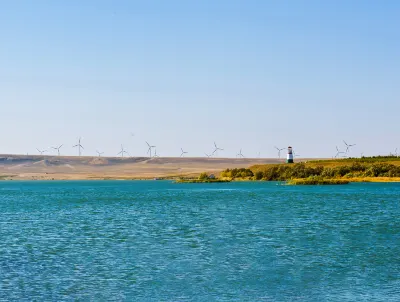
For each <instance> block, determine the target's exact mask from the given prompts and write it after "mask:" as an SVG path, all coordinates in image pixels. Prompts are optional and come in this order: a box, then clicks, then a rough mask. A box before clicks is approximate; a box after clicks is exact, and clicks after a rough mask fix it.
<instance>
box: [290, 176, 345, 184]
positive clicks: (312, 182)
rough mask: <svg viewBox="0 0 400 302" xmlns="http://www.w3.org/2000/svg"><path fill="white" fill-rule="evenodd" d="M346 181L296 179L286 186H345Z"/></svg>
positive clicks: (310, 178)
mask: <svg viewBox="0 0 400 302" xmlns="http://www.w3.org/2000/svg"><path fill="white" fill-rule="evenodd" d="M349 183H350V181H349V180H346V179H326V178H325V179H324V178H319V177H308V178H297V179H291V180H288V181H287V184H288V185H347V184H349Z"/></svg>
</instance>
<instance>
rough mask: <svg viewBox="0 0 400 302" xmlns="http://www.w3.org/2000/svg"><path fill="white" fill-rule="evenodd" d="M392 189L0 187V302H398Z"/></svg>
mask: <svg viewBox="0 0 400 302" xmlns="http://www.w3.org/2000/svg"><path fill="white" fill-rule="evenodd" d="M399 202H400V184H394V183H391V184H350V185H345V186H304V187H303V186H297V187H296V186H280V185H277V184H276V183H265V182H257V183H255V182H253V183H245V182H243V183H242V182H238V183H222V184H173V183H171V182H167V181H69V182H56V181H52V182H44V181H43V182H33V181H32V182H19V181H2V182H0V301H3V300H7V301H10V300H11V301H12V300H14V301H25V300H26V301H28V300H29V301H31V300H39V301H65V300H67V301H76V300H80V301H82V300H83V301H88V300H89V301H400V223H399V222H400V209H399Z"/></svg>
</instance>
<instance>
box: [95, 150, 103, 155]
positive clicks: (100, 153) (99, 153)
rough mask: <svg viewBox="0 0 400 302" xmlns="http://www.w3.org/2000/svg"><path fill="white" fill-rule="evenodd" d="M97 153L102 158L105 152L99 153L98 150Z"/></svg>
mask: <svg viewBox="0 0 400 302" xmlns="http://www.w3.org/2000/svg"><path fill="white" fill-rule="evenodd" d="M96 153H97V154H98V155H99V157H101V155H102V154H103V153H104V152H99V151H97V150H96Z"/></svg>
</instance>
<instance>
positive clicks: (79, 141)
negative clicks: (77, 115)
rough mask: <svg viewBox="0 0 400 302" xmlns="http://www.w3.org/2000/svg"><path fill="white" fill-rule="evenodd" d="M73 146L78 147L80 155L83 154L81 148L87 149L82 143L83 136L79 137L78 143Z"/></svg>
mask: <svg viewBox="0 0 400 302" xmlns="http://www.w3.org/2000/svg"><path fill="white" fill-rule="evenodd" d="M72 147H73V148H75V147H78V150H79V156H81V148H82V149H85V148H83V146H82V145H81V137H80V138H79V140H78V143H77V144H76V145H75V146H72Z"/></svg>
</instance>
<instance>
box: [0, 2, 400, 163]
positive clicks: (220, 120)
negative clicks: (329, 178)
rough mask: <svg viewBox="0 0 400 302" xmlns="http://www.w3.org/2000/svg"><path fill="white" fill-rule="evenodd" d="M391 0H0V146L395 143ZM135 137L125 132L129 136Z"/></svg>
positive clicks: (375, 150)
mask: <svg viewBox="0 0 400 302" xmlns="http://www.w3.org/2000/svg"><path fill="white" fill-rule="evenodd" d="M399 16H400V2H398V1H381V2H379V1H329V2H328V1H261V0H260V1H255V0H253V1H251V0H250V1H232V0H229V1H225V0H220V1H207V0H205V1H184V0H182V1H174V0H172V1H94V0H86V1H77V0H73V1H50V0H47V1H44V0H37V1H23V0H19V1H3V2H2V3H1V8H0V45H1V47H0V105H1V107H0V108H1V124H2V126H3V131H2V132H1V134H0V136H1V141H2V143H1V148H0V153H24V154H25V153H27V152H28V153H29V154H34V153H37V152H36V148H41V149H44V148H47V147H49V146H54V145H58V144H62V143H63V144H65V147H63V148H62V149H61V153H62V154H71V155H72V154H75V153H77V151H76V150H74V149H73V148H72V145H74V144H75V142H76V140H77V138H78V137H79V136H82V137H83V140H82V143H83V145H84V147H85V150H84V154H85V155H91V154H93V155H94V154H95V150H96V149H97V150H101V151H104V152H105V154H106V155H110V156H111V155H116V153H117V152H118V151H119V148H120V145H121V144H123V145H124V146H125V147H126V149H128V151H129V152H130V153H131V154H132V155H138V156H139V155H145V153H146V144H145V141H146V140H147V141H149V142H150V143H151V144H154V145H156V146H157V152H158V153H159V154H160V155H162V156H178V155H179V154H180V148H181V147H182V148H184V149H185V150H186V151H188V152H189V154H188V155H189V156H202V155H203V154H204V152H211V151H212V148H213V142H214V141H216V142H217V143H218V144H219V145H220V146H221V147H223V148H224V149H225V151H224V152H221V153H220V156H232V157H234V156H235V154H236V153H237V152H238V151H239V149H240V148H242V149H243V154H244V155H245V156H247V157H253V156H254V157H255V156H257V153H258V152H261V156H263V157H272V156H276V150H275V149H274V146H275V145H276V146H279V147H285V146H287V145H292V146H293V147H294V149H295V150H297V152H298V153H299V154H301V155H302V156H305V157H330V156H332V155H333V154H334V153H335V146H336V145H338V146H339V147H341V148H343V143H342V140H343V139H344V140H347V141H348V142H349V143H356V144H357V146H356V147H355V148H354V149H353V151H352V152H353V155H357V156H359V154H360V152H364V154H365V155H372V154H388V153H389V152H391V151H392V152H394V149H395V148H396V147H398V148H400V140H399V130H400V119H399V118H398V116H399V112H400V101H399V96H400V85H399V83H400V75H399V70H400V55H399V54H400V30H399V28H400V18H399ZM131 132H133V133H135V136H134V137H132V136H130V133H131Z"/></svg>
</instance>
